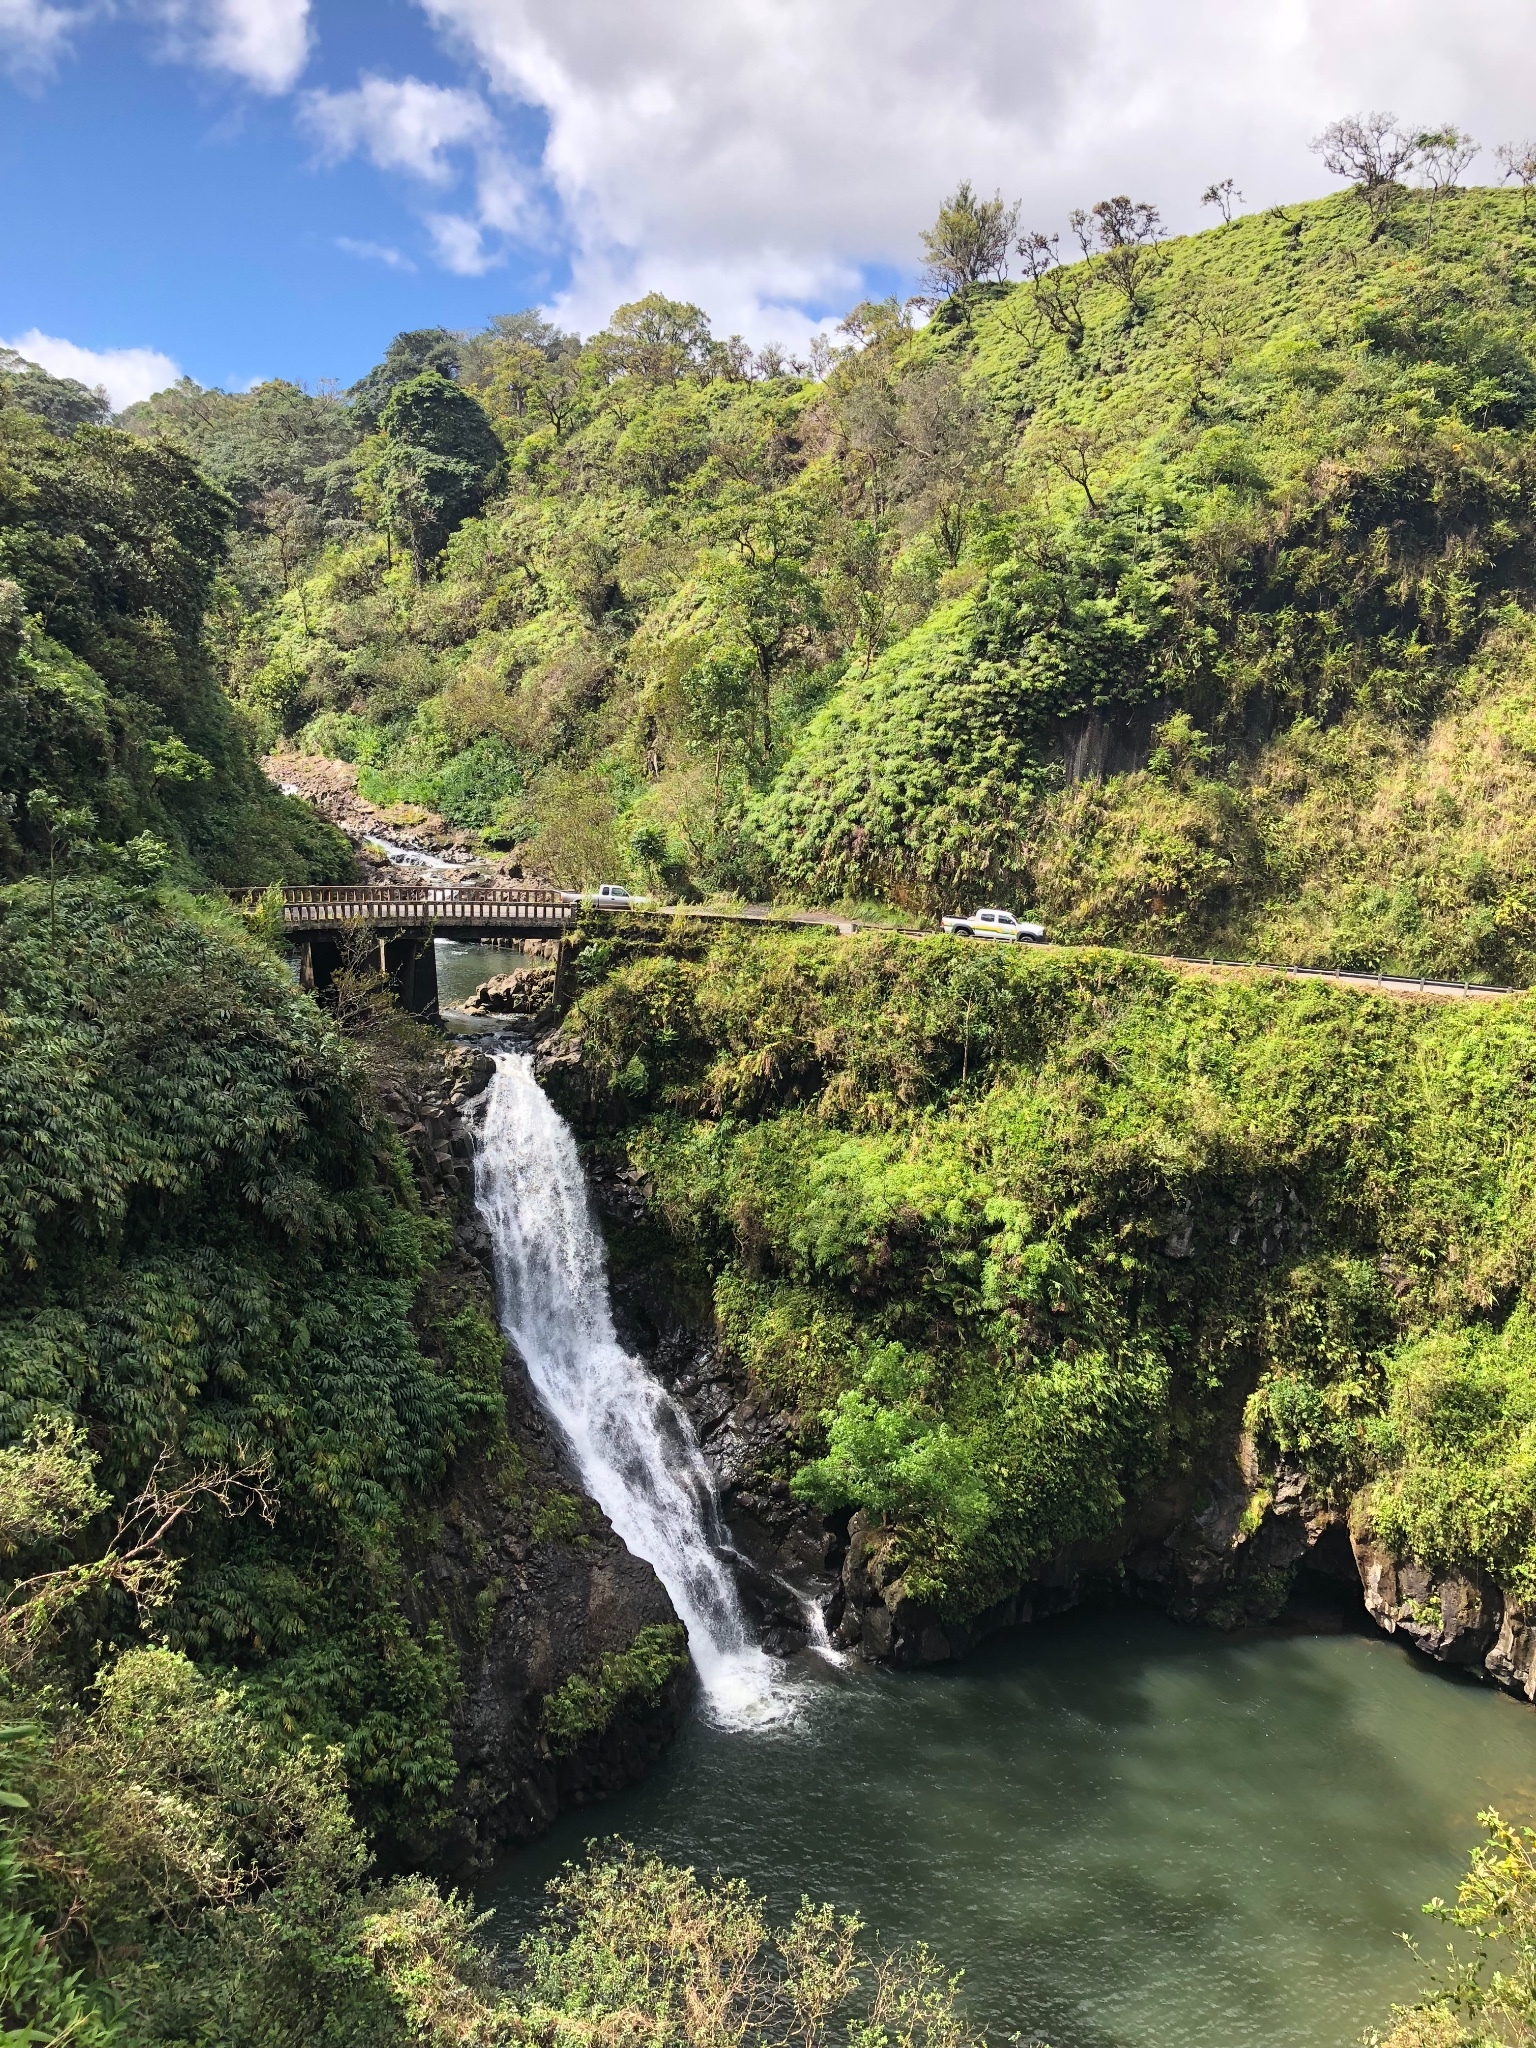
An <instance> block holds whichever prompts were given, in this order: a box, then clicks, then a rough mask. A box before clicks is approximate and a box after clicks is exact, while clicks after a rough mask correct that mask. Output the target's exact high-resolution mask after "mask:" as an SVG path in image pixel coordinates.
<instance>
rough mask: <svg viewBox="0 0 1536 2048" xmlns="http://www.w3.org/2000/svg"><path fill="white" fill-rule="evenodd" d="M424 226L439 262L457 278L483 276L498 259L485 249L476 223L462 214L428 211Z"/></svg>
mask: <svg viewBox="0 0 1536 2048" xmlns="http://www.w3.org/2000/svg"><path fill="white" fill-rule="evenodd" d="M427 227H428V229H429V230H430V232H431V236H432V246H433V248H434V249H435V250H436V252H437V260H438V262H439V263H441V265H442V266H443V268H444V270H451V271H452V272H453V273H454V275H455V276H456V277H482V276H484V274H485V272H486V271H488V270H491V269H494V268H495V266H496V264H497V263H499V262H500V261H501V258H500V256H499V255H498V254H497V253H496V252H495V251H494V250H489V249H487V248H486V246H485V236H484V235H483V234H482V233H481V231H480V227H479V224H478V223H477V222H475V221H472V220H466V219H465V217H464V215H463V214H462V213H429V214H428V215H427Z"/></svg>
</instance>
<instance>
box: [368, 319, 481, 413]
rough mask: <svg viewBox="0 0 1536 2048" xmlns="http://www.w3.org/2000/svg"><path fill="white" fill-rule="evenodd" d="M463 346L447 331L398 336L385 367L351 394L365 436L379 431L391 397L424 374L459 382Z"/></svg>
mask: <svg viewBox="0 0 1536 2048" xmlns="http://www.w3.org/2000/svg"><path fill="white" fill-rule="evenodd" d="M462 349H463V344H462V343H461V342H460V340H459V337H458V336H457V335H456V334H450V333H449V332H448V329H447V328H446V327H414V328H408V329H407V330H406V331H405V333H403V334H397V335H396V336H395V338H394V340H393V341H392V342H391V343H390V344H389V347H388V348H387V349H385V351H384V360H383V362H382V363H375V365H374V366H373V368H372V369H371V370H370V371H369V372H368V374H367V376H366V377H360V378H359V379H358V381H357V382H356V383H355V384H354V385H353V386H352V387H351V389H350V390H349V391H348V393H347V396H348V398H350V399H351V401H352V410H353V413H354V414H355V415H356V418H357V423H358V426H359V427H360V428H361V429H362V431H363V432H364V433H365V434H371V433H373V432H374V431H375V429H376V428H377V427H378V424H379V421H380V420H381V419H382V418H383V416H384V408H385V406H386V405H388V403H389V400H390V394H391V393H392V392H393V391H395V389H396V388H397V387H398V386H399V385H401V384H408V383H409V382H410V380H411V379H412V378H413V377H419V376H420V375H421V373H422V372H423V371H424V370H435V371H436V372H437V374H438V376H439V377H446V378H448V379H450V380H456V379H457V377H458V374H459V365H460V357H461V354H462Z"/></svg>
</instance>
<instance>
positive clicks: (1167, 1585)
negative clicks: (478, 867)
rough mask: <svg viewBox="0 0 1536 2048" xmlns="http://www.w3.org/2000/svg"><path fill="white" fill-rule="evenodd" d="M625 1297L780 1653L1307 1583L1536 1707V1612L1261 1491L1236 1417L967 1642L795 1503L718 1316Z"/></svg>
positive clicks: (935, 1644) (556, 1083) (624, 1208)
mask: <svg viewBox="0 0 1536 2048" xmlns="http://www.w3.org/2000/svg"><path fill="white" fill-rule="evenodd" d="M538 1061H539V1066H540V1071H541V1076H542V1077H543V1078H544V1079H545V1080H546V1082H547V1084H548V1085H549V1087H550V1089H551V1092H552V1093H553V1094H554V1095H555V1096H556V1099H557V1100H558V1101H559V1102H560V1103H561V1105H562V1107H563V1108H564V1109H565V1111H566V1113H567V1114H569V1115H571V1116H572V1117H573V1119H574V1120H575V1121H576V1122H577V1124H578V1126H579V1127H585V1128H586V1130H587V1131H588V1133H589V1135H591V1134H593V1133H598V1134H601V1133H602V1132H603V1131H604V1129H605V1127H606V1115H605V1109H606V1105H605V1104H604V1102H603V1101H602V1100H601V1099H600V1097H597V1096H594V1093H593V1090H592V1086H591V1082H590V1077H589V1076H588V1075H587V1074H585V1073H584V1071H583V1067H582V1060H581V1048H580V1045H579V1043H578V1042H576V1041H574V1040H572V1039H570V1038H568V1037H566V1036H563V1035H562V1034H561V1033H560V1032H558V1031H554V1032H550V1033H547V1034H546V1035H545V1036H544V1037H543V1038H542V1040H541V1042H540V1044H539V1047H538ZM588 1162H589V1173H590V1177H591V1182H592V1186H593V1192H594V1196H595V1198H596V1202H597V1206H598V1209H599V1211H600V1213H601V1214H602V1215H603V1217H604V1219H605V1222H606V1223H607V1225H608V1226H609V1230H610V1236H611V1237H612V1238H613V1239H614V1240H615V1241H616V1242H619V1241H622V1240H623V1239H624V1238H625V1237H626V1236H628V1237H630V1238H632V1239H634V1238H637V1239H639V1240H641V1241H643V1240H644V1238H645V1235H646V1192H645V1189H644V1187H643V1185H642V1184H641V1182H640V1181H639V1179H638V1177H637V1176H636V1175H635V1173H634V1171H633V1169H632V1168H631V1167H629V1166H628V1165H627V1164H626V1163H625V1162H624V1160H623V1156H622V1154H621V1153H620V1152H618V1151H617V1150H608V1149H605V1147H604V1145H603V1143H602V1141H601V1138H600V1137H599V1140H598V1142H597V1143H596V1144H594V1145H591V1146H589V1150H588ZM1289 1222H1290V1219H1287V1218H1285V1217H1280V1218H1278V1220H1275V1221H1273V1222H1272V1223H1271V1222H1266V1224H1265V1227H1266V1228H1272V1229H1274V1230H1276V1231H1280V1230H1283V1229H1285V1228H1287V1227H1289ZM613 1293H614V1307H615V1313H616V1316H617V1317H618V1320H619V1323H620V1327H621V1331H622V1334H623V1336H624V1339H625V1341H626V1342H627V1343H628V1344H629V1345H630V1346H631V1347H632V1348H633V1349H635V1350H636V1351H637V1352H638V1353H639V1354H640V1355H641V1356H643V1357H645V1358H646V1359H647V1361H648V1362H649V1363H650V1364H651V1366H652V1369H653V1370H654V1371H656V1372H657V1373H658V1374H659V1376H660V1377H661V1378H662V1379H663V1380H664V1381H665V1382H666V1383H667V1384H668V1386H670V1387H671V1388H672V1390H673V1391H674V1393H675V1394H676V1395H677V1396H678V1398H679V1399H680V1400H681V1402H682V1404H683V1406H684V1408H685V1409H686V1410H687V1412H688V1414H689V1416H690V1417H691V1419H692V1421H693V1424H694V1427H695V1429H696V1430H697V1432H698V1436H699V1441H700V1443H701V1445H702V1447H703V1450H704V1455H705V1457H706V1459H707V1460H708V1462H709V1465H710V1467H711V1470H712V1471H713V1473H714V1475H715V1479H716V1483H717V1485H718V1487H719V1490H720V1500H721V1506H722V1509H723V1511H724V1514H725V1518H726V1521H727V1523H728V1525H729V1527H730V1529H731V1532H732V1536H733V1539H734V1541H735V1544H736V1546H737V1548H738V1550H739V1551H740V1553H741V1557H742V1579H743V1591H744V1593H745V1595H746V1597H747V1601H748V1604H749V1607H750V1608H751V1610H752V1611H753V1613H754V1615H755V1618H756V1620H757V1622H758V1625H759V1627H760V1628H761V1630H762V1631H763V1640H764V1642H765V1643H766V1645H767V1646H768V1647H769V1648H770V1649H772V1650H774V1651H775V1652H778V1653H780V1654H788V1653H790V1652H792V1651H794V1650H797V1649H800V1648H802V1647H804V1645H805V1643H806V1642H807V1639H808V1638H807V1629H806V1617H805V1611H804V1602H805V1600H807V1599H810V1600H813V1601H815V1602H816V1604H817V1605H818V1606H819V1607H820V1609H821V1612H822V1615H823V1617H824V1620H825V1623H826V1626H827V1628H828V1631H829V1633H830V1635H831V1637H832V1639H833V1641H834V1642H835V1643H837V1644H838V1645H840V1646H841V1647H843V1648H845V1649H849V1650H853V1651H855V1652H857V1653H859V1654H861V1655H862V1656H864V1657H867V1658H869V1659H871V1660H873V1661H877V1662H886V1663H891V1664H895V1665H898V1666H912V1665H921V1664H934V1663H941V1662H944V1661H946V1660H948V1659H950V1658H955V1657H960V1656H963V1655H965V1654H966V1652H967V1651H968V1650H970V1649H971V1648H972V1647H974V1645H975V1644H976V1643H978V1642H980V1641H981V1640H982V1639H983V1638H984V1637H986V1636H988V1635H991V1634H994V1633H995V1632H996V1631H997V1630H999V1629H1002V1628H1011V1627H1017V1626H1019V1625H1021V1624H1024V1623H1027V1622H1030V1621H1035V1620H1040V1619H1043V1618H1044V1617H1046V1616H1048V1615H1051V1614H1056V1613H1060V1612H1062V1611H1063V1610H1065V1609H1067V1608H1070V1607H1073V1606H1076V1605H1077V1604H1078V1603H1079V1602H1080V1601H1082V1600H1083V1599H1084V1598H1085V1597H1089V1596H1091V1595H1092V1594H1093V1593H1094V1592H1096V1591H1102V1590H1106V1589H1110V1590H1114V1591H1117V1592H1119V1593H1121V1594H1128V1595H1130V1596H1132V1597H1134V1598H1137V1599H1141V1600H1146V1601H1148V1602H1150V1603H1152V1604H1154V1605H1157V1606H1160V1607H1162V1608H1164V1609H1165V1610H1166V1611H1167V1612H1168V1613H1169V1614H1171V1615H1173V1616H1174V1617H1175V1618H1176V1619H1179V1620H1184V1621H1191V1622H1202V1623H1207V1624H1211V1625H1214V1626H1217V1627H1222V1628H1232V1627H1240V1626H1243V1625H1248V1624H1254V1623H1262V1622H1267V1621H1271V1620H1273V1619H1275V1618H1276V1617H1277V1616H1278V1615H1279V1613H1280V1612H1281V1610H1282V1609H1283V1608H1284V1607H1285V1605H1286V1602H1287V1600H1288V1598H1289V1596H1290V1594H1291V1591H1292V1588H1293V1586H1294V1584H1295V1581H1296V1577H1297V1573H1298V1571H1302V1570H1304V1571H1306V1572H1308V1573H1310V1574H1313V1575H1315V1577H1316V1579H1318V1580H1321V1581H1331V1582H1332V1583H1333V1584H1334V1585H1335V1586H1336V1587H1338V1588H1340V1589H1342V1590H1343V1591H1344V1592H1345V1593H1346V1594H1347V1595H1348V1596H1349V1597H1350V1598H1351V1599H1353V1598H1356V1597H1358V1598H1359V1599H1360V1600H1361V1601H1362V1603H1363V1608H1364V1611H1365V1613H1366V1614H1368V1615H1369V1616H1370V1618H1371V1619H1372V1620H1373V1621H1374V1622H1375V1623H1376V1624H1377V1626H1379V1627H1380V1628H1382V1629H1383V1630H1384V1631H1385V1632H1386V1633H1388V1634H1389V1635H1401V1636H1402V1637H1403V1638H1404V1639H1405V1640H1406V1641H1408V1642H1409V1643H1411V1644H1412V1645H1413V1646H1414V1647H1415V1648H1416V1649H1417V1650H1419V1651H1421V1652H1422V1653H1423V1654H1424V1655H1425V1656H1428V1657H1432V1658H1434V1659H1435V1660H1436V1661H1438V1662H1442V1663H1447V1664H1454V1665H1459V1666H1462V1667H1464V1668H1466V1669H1469V1670H1475V1671H1477V1672H1478V1673H1479V1675H1481V1676H1482V1677H1484V1678H1486V1679H1488V1680H1490V1681H1491V1682H1493V1683H1495V1684H1497V1685H1500V1686H1502V1687H1504V1688H1505V1689H1506V1690H1508V1691H1511V1692H1514V1693H1518V1694H1519V1695H1521V1696H1522V1697H1524V1698H1526V1699H1530V1700H1533V1701H1536V1606H1530V1607H1528V1606H1526V1605H1524V1604H1523V1603H1522V1602H1520V1601H1519V1600H1518V1599H1515V1598H1514V1597H1513V1596H1511V1595H1509V1594H1508V1593H1506V1592H1505V1591H1504V1590H1502V1589H1501V1588H1500V1587H1498V1586H1496V1585H1494V1584H1492V1583H1491V1582H1488V1581H1486V1580H1484V1579H1482V1578H1479V1577H1477V1576H1475V1575H1469V1574H1467V1573H1463V1572H1458V1571H1454V1570H1445V1571H1440V1572H1431V1571H1429V1570H1427V1569H1426V1568H1425V1567H1423V1566H1421V1565H1418V1564H1415V1563H1413V1562H1411V1561H1403V1560H1400V1559H1397V1558H1394V1557H1392V1556H1391V1555H1390V1554H1389V1553H1388V1552H1387V1551H1385V1550H1384V1549H1383V1548H1382V1547H1381V1546H1380V1545H1379V1544H1378V1543H1377V1542H1376V1541H1375V1540H1374V1538H1373V1536H1372V1535H1371V1533H1370V1531H1369V1529H1368V1528H1363V1527H1361V1526H1356V1527H1354V1528H1353V1529H1352V1528H1351V1525H1350V1522H1349V1520H1348V1518H1347V1517H1346V1515H1344V1514H1343V1513H1341V1512H1340V1511H1339V1509H1338V1508H1337V1507H1335V1506H1332V1505H1329V1504H1328V1503H1325V1502H1323V1501H1321V1500H1319V1499H1318V1498H1317V1496H1316V1495H1315V1493H1314V1491H1313V1489H1312V1487H1311V1485H1310V1482H1309V1480H1308V1478H1307V1475H1306V1474H1305V1473H1304V1472H1301V1471H1299V1470H1281V1471H1279V1472H1274V1473H1269V1474H1264V1473H1261V1472H1260V1470H1259V1467H1258V1463H1257V1460H1256V1458H1255V1455H1254V1450H1253V1446H1252V1444H1251V1442H1249V1440H1248V1439H1247V1438H1246V1436H1245V1435H1244V1433H1243V1429H1242V1414H1241V1409H1242V1402H1241V1399H1240V1398H1238V1399H1235V1400H1234V1402H1233V1404H1232V1407H1231V1410H1230V1412H1229V1413H1228V1414H1227V1415H1226V1416H1225V1417H1224V1418H1222V1419H1220V1420H1219V1421H1218V1424H1217V1426H1216V1427H1215V1428H1214V1429H1213V1430H1212V1431H1211V1432H1210V1434H1209V1437H1208V1443H1207V1450H1206V1453H1205V1455H1204V1456H1203V1457H1200V1458H1197V1459H1195V1460H1194V1461H1193V1463H1192V1466H1191V1468H1190V1469H1189V1470H1187V1471H1185V1472H1182V1473H1178V1474H1170V1475H1169V1476H1167V1477H1166V1478H1165V1479H1164V1481H1163V1482H1162V1483H1161V1484H1160V1485H1158V1486H1157V1487H1155V1488H1153V1489H1152V1490H1151V1491H1150V1493H1149V1494H1148V1495H1147V1496H1146V1497H1145V1498H1144V1499H1143V1500H1141V1501H1139V1502H1138V1503H1137V1504H1136V1506H1135V1507H1134V1509H1133V1510H1132V1512H1131V1513H1130V1514H1129V1515H1128V1516H1127V1518H1126V1520H1125V1522H1124V1523H1123V1524H1122V1526H1121V1527H1120V1528H1118V1529H1116V1530H1114V1531H1113V1532H1111V1533H1110V1534H1109V1535H1107V1536H1106V1537H1104V1538H1103V1539H1102V1540H1100V1541H1098V1542H1096V1543H1092V1544H1083V1545H1077V1546H1074V1547H1072V1548H1070V1549H1068V1550H1065V1551H1062V1552H1061V1553H1059V1554H1058V1555H1057V1556H1055V1557H1052V1558H1050V1559H1048V1560H1047V1561H1046V1562H1044V1563H1043V1564H1042V1566H1041V1567H1040V1569H1039V1571H1038V1573H1037V1575H1036V1576H1035V1577H1034V1578H1032V1579H1031V1580H1030V1581H1029V1583H1027V1584H1026V1585H1023V1586H1020V1587H1019V1588H1018V1589H1017V1590H1016V1591H1014V1592H1012V1593H1010V1594H1009V1595H1008V1596H1007V1597H1006V1598H1004V1599H1001V1600H999V1601H998V1602H997V1603H996V1604H995V1605H994V1606H992V1607H990V1608H988V1609H987V1610H985V1611H984V1612H983V1613H981V1614H978V1615H974V1616H971V1617H969V1618H968V1619H966V1620H965V1621H963V1622H958V1621H956V1620H954V1619H953V1618H950V1617H946V1616H944V1615H941V1614H940V1613H938V1612H937V1611H936V1610H935V1609H933V1608H932V1607H929V1606H926V1605H925V1604H924V1603H923V1602H922V1601H920V1600H917V1599H914V1598H913V1597H911V1595H910V1594H909V1593H908V1591H907V1589H906V1587H905V1585H904V1583H903V1579H902V1574H901V1570H900V1567H899V1564H898V1562H897V1560H896V1558H895V1556H894V1551H893V1539H892V1537H891V1534H890V1532H889V1531H887V1530H885V1529H883V1528H881V1527H880V1526H879V1525H878V1523H876V1522H874V1521H872V1520H871V1519H870V1518H869V1517H867V1516H865V1515H864V1514H861V1513H860V1514H854V1515H852V1516H851V1517H846V1518H839V1519H828V1518H826V1517H823V1516H821V1515H819V1514H817V1513H815V1512H814V1511H813V1510H811V1509H810V1508H807V1507H806V1506H804V1505H803V1504H801V1503H800V1502H798V1501H796V1500H795V1499H794V1498H793V1497H792V1495H791V1494H790V1491H789V1487H788V1484H787V1478H786V1475H787V1473H788V1472H789V1470H790V1469H792V1467H793V1465H794V1463H795V1462H796V1455H795V1441H794V1439H795V1434H796V1432H795V1426H794V1423H793V1419H792V1418H791V1417H789V1416H787V1415H784V1414H779V1413H775V1412H774V1411H773V1409H772V1407H771V1404H768V1403H766V1402H765V1401H764V1400H763V1399H762V1397H761V1395H760V1394H759V1393H758V1392H757V1391H756V1390H755V1389H754V1388H753V1386H752V1385H751V1383H750V1380H749V1378H748V1376H747V1375H746V1374H745V1372H744V1371H743V1370H742V1369H741V1367H740V1366H739V1364H737V1363H736V1361H734V1360H733V1359H732V1357H731V1356H730V1354H729V1353H728V1352H727V1351H726V1350H724V1349H723V1348H722V1347H721V1345H720V1344H719V1343H718V1341H717V1338H716V1335H715V1332H714V1329H713V1324H712V1319H711V1314H710V1308H709V1303H708V1300H707V1299H704V1300H700V1301H695V1302H690V1301H688V1300H686V1299H685V1298H683V1296H682V1295H681V1294H679V1292H678V1291H677V1290H676V1289H675V1288H674V1287H672V1286H671V1285H670V1282H669V1277H668V1276H667V1275H666V1273H665V1272H664V1271H663V1270H662V1269H661V1268H660V1267H658V1266H657V1265H656V1264H655V1262H654V1261H647V1260H646V1259H644V1258H640V1259H630V1260H628V1261H627V1262H626V1261H625V1260H623V1259H617V1260H616V1262H615V1270H614V1274H613Z"/></svg>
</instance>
